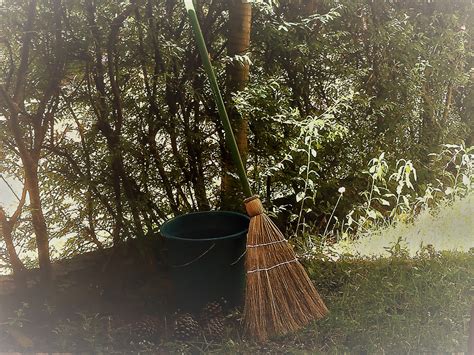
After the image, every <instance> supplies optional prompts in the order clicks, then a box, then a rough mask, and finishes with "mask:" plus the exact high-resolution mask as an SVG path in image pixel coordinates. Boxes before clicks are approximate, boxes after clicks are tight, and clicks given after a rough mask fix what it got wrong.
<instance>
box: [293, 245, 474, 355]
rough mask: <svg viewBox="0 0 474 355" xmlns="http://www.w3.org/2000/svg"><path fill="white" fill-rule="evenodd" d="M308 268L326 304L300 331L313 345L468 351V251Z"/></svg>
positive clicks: (471, 264)
mask: <svg viewBox="0 0 474 355" xmlns="http://www.w3.org/2000/svg"><path fill="white" fill-rule="evenodd" d="M308 270H309V272H310V274H311V277H312V278H313V279H315V280H316V282H317V284H318V286H319V288H320V290H321V293H322V294H323V295H324V296H325V299H326V302H327V305H328V307H329V309H330V310H331V314H330V315H329V317H327V318H326V319H325V320H323V321H321V322H319V323H318V324H317V325H316V326H314V328H310V329H308V330H306V331H305V332H303V333H304V334H306V336H307V337H309V338H312V342H313V343H314V345H315V346H316V345H319V346H322V347H323V348H324V349H326V350H327V351H329V352H334V351H336V350H338V351H344V350H348V351H355V352H359V351H367V352H369V353H422V352H424V353H438V352H460V351H466V349H467V334H468V329H467V327H468V321H469V314H470V309H471V304H472V287H473V285H474V255H473V254H472V253H453V252H445V253H442V254H440V255H437V256H434V257H430V256H428V255H425V256H420V257H417V258H415V259H408V258H397V257H392V258H381V259H374V260H361V259H359V260H351V259H348V260H339V261H338V262H313V263H311V264H309V265H308ZM303 333H302V334H303ZM302 340H303V339H302Z"/></svg>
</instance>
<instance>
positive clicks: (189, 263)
mask: <svg viewBox="0 0 474 355" xmlns="http://www.w3.org/2000/svg"><path fill="white" fill-rule="evenodd" d="M215 246H216V243H214V244H212V245H211V246H210V247H209V249H207V250H206V251H205V252H204V253H202V254H201V255H199V256H198V257H196V258H195V259H193V260H191V261H188V262H187V263H184V264H181V265H172V267H176V268H178V267H186V266H189V265H191V264H194V263H195V262H196V261H198V260H199V259H201V258H202V257H204V256H205V255H206V254H207V253H209V252H210V251H211V250H212V248H214V247H215Z"/></svg>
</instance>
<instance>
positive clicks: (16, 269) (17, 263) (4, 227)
mask: <svg viewBox="0 0 474 355" xmlns="http://www.w3.org/2000/svg"><path fill="white" fill-rule="evenodd" d="M13 227H14V226H13V223H11V221H9V220H8V219H7V216H6V215H5V211H3V209H2V208H1V207H0V235H1V236H2V237H3V241H4V242H5V247H6V249H7V253H8V260H9V261H10V265H11V267H12V269H13V275H14V276H15V277H16V276H17V275H19V274H21V273H22V272H23V271H24V270H25V266H24V265H23V263H22V262H21V260H20V258H19V257H18V254H17V252H16V250H15V244H13V236H12V232H13Z"/></svg>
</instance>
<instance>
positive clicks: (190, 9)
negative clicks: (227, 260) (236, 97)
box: [184, 0, 328, 341]
mask: <svg viewBox="0 0 474 355" xmlns="http://www.w3.org/2000/svg"><path fill="white" fill-rule="evenodd" d="M184 3H185V6H186V10H187V13H188V16H189V19H190V22H191V27H192V29H193V32H194V35H195V37H196V41H197V45H198V48H199V52H200V54H201V59H202V62H203V65H204V69H205V71H206V74H207V76H208V78H209V81H210V85H211V89H212V92H213V94H214V98H215V100H216V104H217V109H218V111H219V117H220V119H221V120H222V125H223V127H224V131H225V138H226V143H227V145H228V147H229V150H230V153H231V155H232V158H233V160H234V163H235V165H236V167H237V172H238V175H239V179H240V182H241V183H242V187H243V190H244V193H245V195H246V196H247V197H248V198H247V199H246V200H245V201H244V203H245V208H246V210H247V214H248V215H249V216H250V225H249V231H248V234H247V256H246V261H245V264H246V270H247V279H246V295H245V306H244V328H245V330H246V332H247V333H248V334H250V335H251V336H253V337H254V338H256V339H257V340H260V341H264V340H266V339H268V337H270V336H272V335H282V334H286V333H288V332H293V331H295V330H298V329H300V328H301V327H303V326H305V325H306V324H308V323H309V322H311V321H312V320H314V319H319V318H322V317H324V316H325V315H326V314H327V312H328V310H327V308H326V306H325V305H324V303H323V301H322V299H321V297H320V296H319V294H318V292H317V291H316V289H315V287H314V285H313V283H312V282H311V280H310V279H309V277H308V275H307V274H306V271H305V270H304V268H303V266H302V265H301V264H300V263H299V261H298V259H297V257H296V255H295V252H294V251H293V249H292V247H291V246H290V245H289V244H288V242H287V240H286V239H285V237H284V236H283V234H282V233H281V232H280V230H279V229H278V227H277V226H276V225H275V224H274V223H273V222H272V220H271V219H270V218H269V217H268V216H267V215H266V214H265V213H264V209H263V206H262V203H261V201H260V199H259V198H258V196H255V195H253V193H252V189H251V188H250V183H249V180H248V178H247V174H246V172H245V168H244V164H243V163H242V158H241V157H240V153H239V149H238V147H237V143H236V141H235V137H234V134H233V131H232V127H231V125H230V121H229V117H228V116H227V112H226V109H225V105H224V101H223V100H222V96H221V93H220V90H219V86H218V84H217V80H216V76H215V73H214V70H213V68H212V65H211V61H210V59H209V54H208V52H207V48H206V44H205V42H204V37H203V35H202V32H201V28H200V26H199V21H198V19H197V16H196V11H195V10H194V6H193V3H192V0H184Z"/></svg>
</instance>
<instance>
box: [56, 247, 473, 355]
mask: <svg viewBox="0 0 474 355" xmlns="http://www.w3.org/2000/svg"><path fill="white" fill-rule="evenodd" d="M402 255H403V254H400V255H399V256H397V255H392V256H391V257H385V258H377V259H354V258H341V259H339V260H338V261H336V262H334V261H322V260H319V259H318V260H312V261H306V262H305V265H306V267H307V270H308V272H309V274H310V276H311V277H312V278H313V279H314V280H315V282H316V284H317V288H318V290H319V291H320V293H321V295H322V296H323V298H324V299H325V301H326V303H327V305H328V307H329V309H330V312H331V313H330V315H329V316H328V317H327V318H326V319H324V320H322V321H319V322H317V323H315V324H312V325H310V326H308V327H307V328H306V329H303V330H301V331H300V332H298V333H296V334H292V335H288V336H284V337H280V338H278V339H274V340H273V341H271V342H268V343H266V344H256V343H253V342H252V341H249V340H245V339H244V337H242V335H241V333H240V330H239V327H238V326H237V321H236V316H235V315H234V316H233V317H230V320H229V324H228V325H227V328H226V332H227V333H226V335H225V336H224V337H222V338H221V339H220V340H219V341H210V340H206V339H205V338H203V337H199V338H196V339H193V340H192V341H188V342H178V341H173V340H172V339H171V338H169V337H168V338H163V339H160V340H157V341H156V342H155V344H152V343H149V342H142V343H140V342H136V343H135V345H133V346H131V347H130V348H124V345H123V342H122V343H121V345H119V343H120V340H123V339H119V338H118V337H119V336H118V335H117V334H116V333H115V332H114V330H113V329H111V328H110V325H107V322H103V319H102V320H101V318H100V316H97V315H94V316H89V317H87V316H84V315H82V316H81V317H79V318H78V320H76V321H75V322H73V321H68V322H67V324H68V325H67V329H66V328H64V322H63V328H61V327H60V328H59V330H60V331H59V332H58V328H56V331H55V332H56V334H55V335H56V348H55V349H54V350H56V351H94V352H106V353H114V352H117V353H123V352H125V353H133V352H134V353H137V352H139V351H140V352H147V351H149V352H150V353H225V354H233V353H244V354H256V353H298V354H300V353H330V354H335V353H348V352H350V353H356V354H364V353H366V354H413V353H415V354H419V353H428V354H437V353H452V352H465V351H466V348H467V334H468V322H469V313H470V309H471V304H472V291H473V280H474V253H473V251H472V250H471V251H470V252H443V253H435V252H433V251H432V250H426V251H425V252H424V253H421V254H420V255H418V256H417V257H415V258H408V257H406V256H402ZM132 332H133V331H132ZM66 333H67V334H69V336H67V334H66ZM75 344H82V346H81V348H80V349H79V348H76V345H75Z"/></svg>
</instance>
